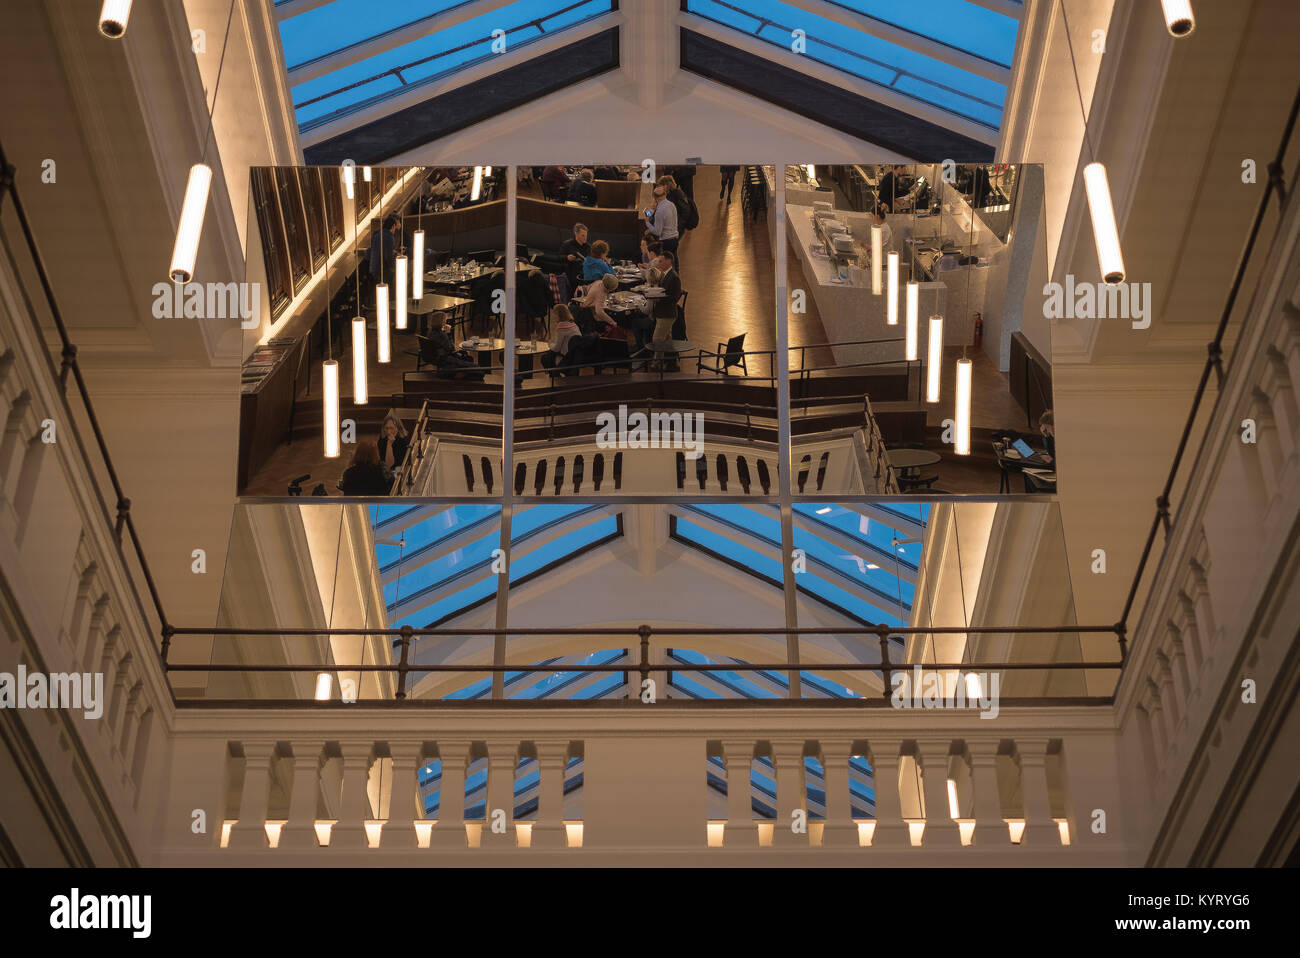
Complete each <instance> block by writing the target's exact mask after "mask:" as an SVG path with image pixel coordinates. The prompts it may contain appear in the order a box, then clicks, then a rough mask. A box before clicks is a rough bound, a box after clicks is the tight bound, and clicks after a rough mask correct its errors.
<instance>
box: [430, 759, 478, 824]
mask: <svg viewBox="0 0 1300 958" xmlns="http://www.w3.org/2000/svg"><path fill="white" fill-rule="evenodd" d="M469 746H470V743H469V741H468V740H454V741H446V740H443V739H439V740H438V757H439V758H440V759H442V782H441V785H440V786H439V791H438V824H437V825H435V826H434V828H433V835H432V836H431V837H430V840H429V843H430V844H431V845H436V846H438V847H439V848H468V847H469V842H468V839H467V836H466V834H465V769H466V766H467V764H468V760H469Z"/></svg>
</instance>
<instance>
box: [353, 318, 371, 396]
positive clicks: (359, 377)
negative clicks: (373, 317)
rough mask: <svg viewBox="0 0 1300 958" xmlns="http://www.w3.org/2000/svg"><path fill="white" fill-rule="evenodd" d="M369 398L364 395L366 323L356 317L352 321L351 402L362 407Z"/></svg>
mask: <svg viewBox="0 0 1300 958" xmlns="http://www.w3.org/2000/svg"><path fill="white" fill-rule="evenodd" d="M369 398H370V397H369V396H368V395H367V394H366V321H365V320H364V319H362V318H361V317H360V316H357V317H356V318H354V319H353V320H352V401H353V402H354V403H356V404H357V405H358V406H364V405H365V404H366V403H367V402H368V401H369Z"/></svg>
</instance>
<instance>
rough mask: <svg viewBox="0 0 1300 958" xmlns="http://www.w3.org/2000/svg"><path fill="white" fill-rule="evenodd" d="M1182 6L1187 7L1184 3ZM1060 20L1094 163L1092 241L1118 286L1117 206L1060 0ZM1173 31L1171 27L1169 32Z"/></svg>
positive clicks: (1089, 174)
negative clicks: (1090, 122) (1092, 128)
mask: <svg viewBox="0 0 1300 958" xmlns="http://www.w3.org/2000/svg"><path fill="white" fill-rule="evenodd" d="M1162 2H1165V0H1162ZM1183 5H1184V7H1186V4H1185V3H1184V4H1183ZM1186 9H1187V13H1188V15H1189V16H1190V14H1191V8H1190V7H1186ZM1167 13H1168V4H1167V3H1166V14H1167ZM1061 19H1062V23H1063V26H1064V27H1065V42H1066V48H1067V49H1068V50H1069V51H1070V68H1071V69H1072V70H1073V71H1074V89H1075V92H1076V93H1078V95H1079V113H1080V115H1081V116H1082V117H1083V142H1084V145H1085V146H1086V147H1087V148H1088V156H1089V157H1092V158H1093V159H1092V162H1091V163H1089V164H1088V165H1087V166H1085V167H1084V168H1083V188H1084V190H1085V192H1086V193H1087V194H1088V215H1089V216H1090V217H1091V219H1092V238H1093V241H1094V242H1095V243H1096V244H1097V262H1098V263H1099V264H1100V266H1101V278H1102V280H1103V281H1104V282H1105V283H1106V284H1107V285H1110V286H1115V285H1117V284H1119V283H1122V282H1124V256H1123V253H1122V252H1121V250H1120V246H1119V229H1118V228H1117V227H1116V225H1115V206H1114V204H1113V203H1112V202H1111V198H1110V182H1109V181H1108V180H1107V178H1106V167H1105V166H1104V165H1103V164H1101V163H1098V162H1097V160H1096V156H1097V153H1096V151H1095V150H1094V149H1093V148H1092V139H1091V137H1089V135H1088V111H1087V110H1085V109H1084V107H1083V86H1082V84H1080V83H1079V67H1078V64H1077V63H1076V62H1075V59H1074V44H1073V43H1072V42H1071V41H1070V18H1069V17H1068V16H1067V15H1066V12H1065V0H1061ZM1172 30H1173V27H1172V26H1171V27H1170V31H1171V32H1172Z"/></svg>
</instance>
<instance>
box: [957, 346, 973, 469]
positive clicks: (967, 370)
mask: <svg viewBox="0 0 1300 958" xmlns="http://www.w3.org/2000/svg"><path fill="white" fill-rule="evenodd" d="M971 369H972V365H971V361H970V360H969V359H966V358H964V357H963V358H962V359H959V360H957V408H956V411H955V413H954V414H953V426H954V429H953V432H954V433H955V435H954V436H953V451H954V452H956V453H957V455H959V456H969V455H970V377H971Z"/></svg>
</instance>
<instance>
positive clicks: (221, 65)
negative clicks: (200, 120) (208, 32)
mask: <svg viewBox="0 0 1300 958" xmlns="http://www.w3.org/2000/svg"><path fill="white" fill-rule="evenodd" d="M234 19H235V0H230V12H229V13H228V14H226V35H225V38H224V39H223V40H222V41H221V59H220V60H218V61H217V82H216V83H214V84H213V86H212V108H211V109H210V110H209V111H208V132H207V134H206V135H205V136H204V137H203V152H202V153H200V154H199V160H200V161H203V160H204V159H206V158H207V155H208V144H209V143H210V142H212V118H213V117H214V116H215V115H216V112H217V93H218V92H219V91H220V90H221V74H222V71H224V70H225V67H226V49H227V48H228V47H229V46H230V24H231V22H232V21H233V20H234Z"/></svg>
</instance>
